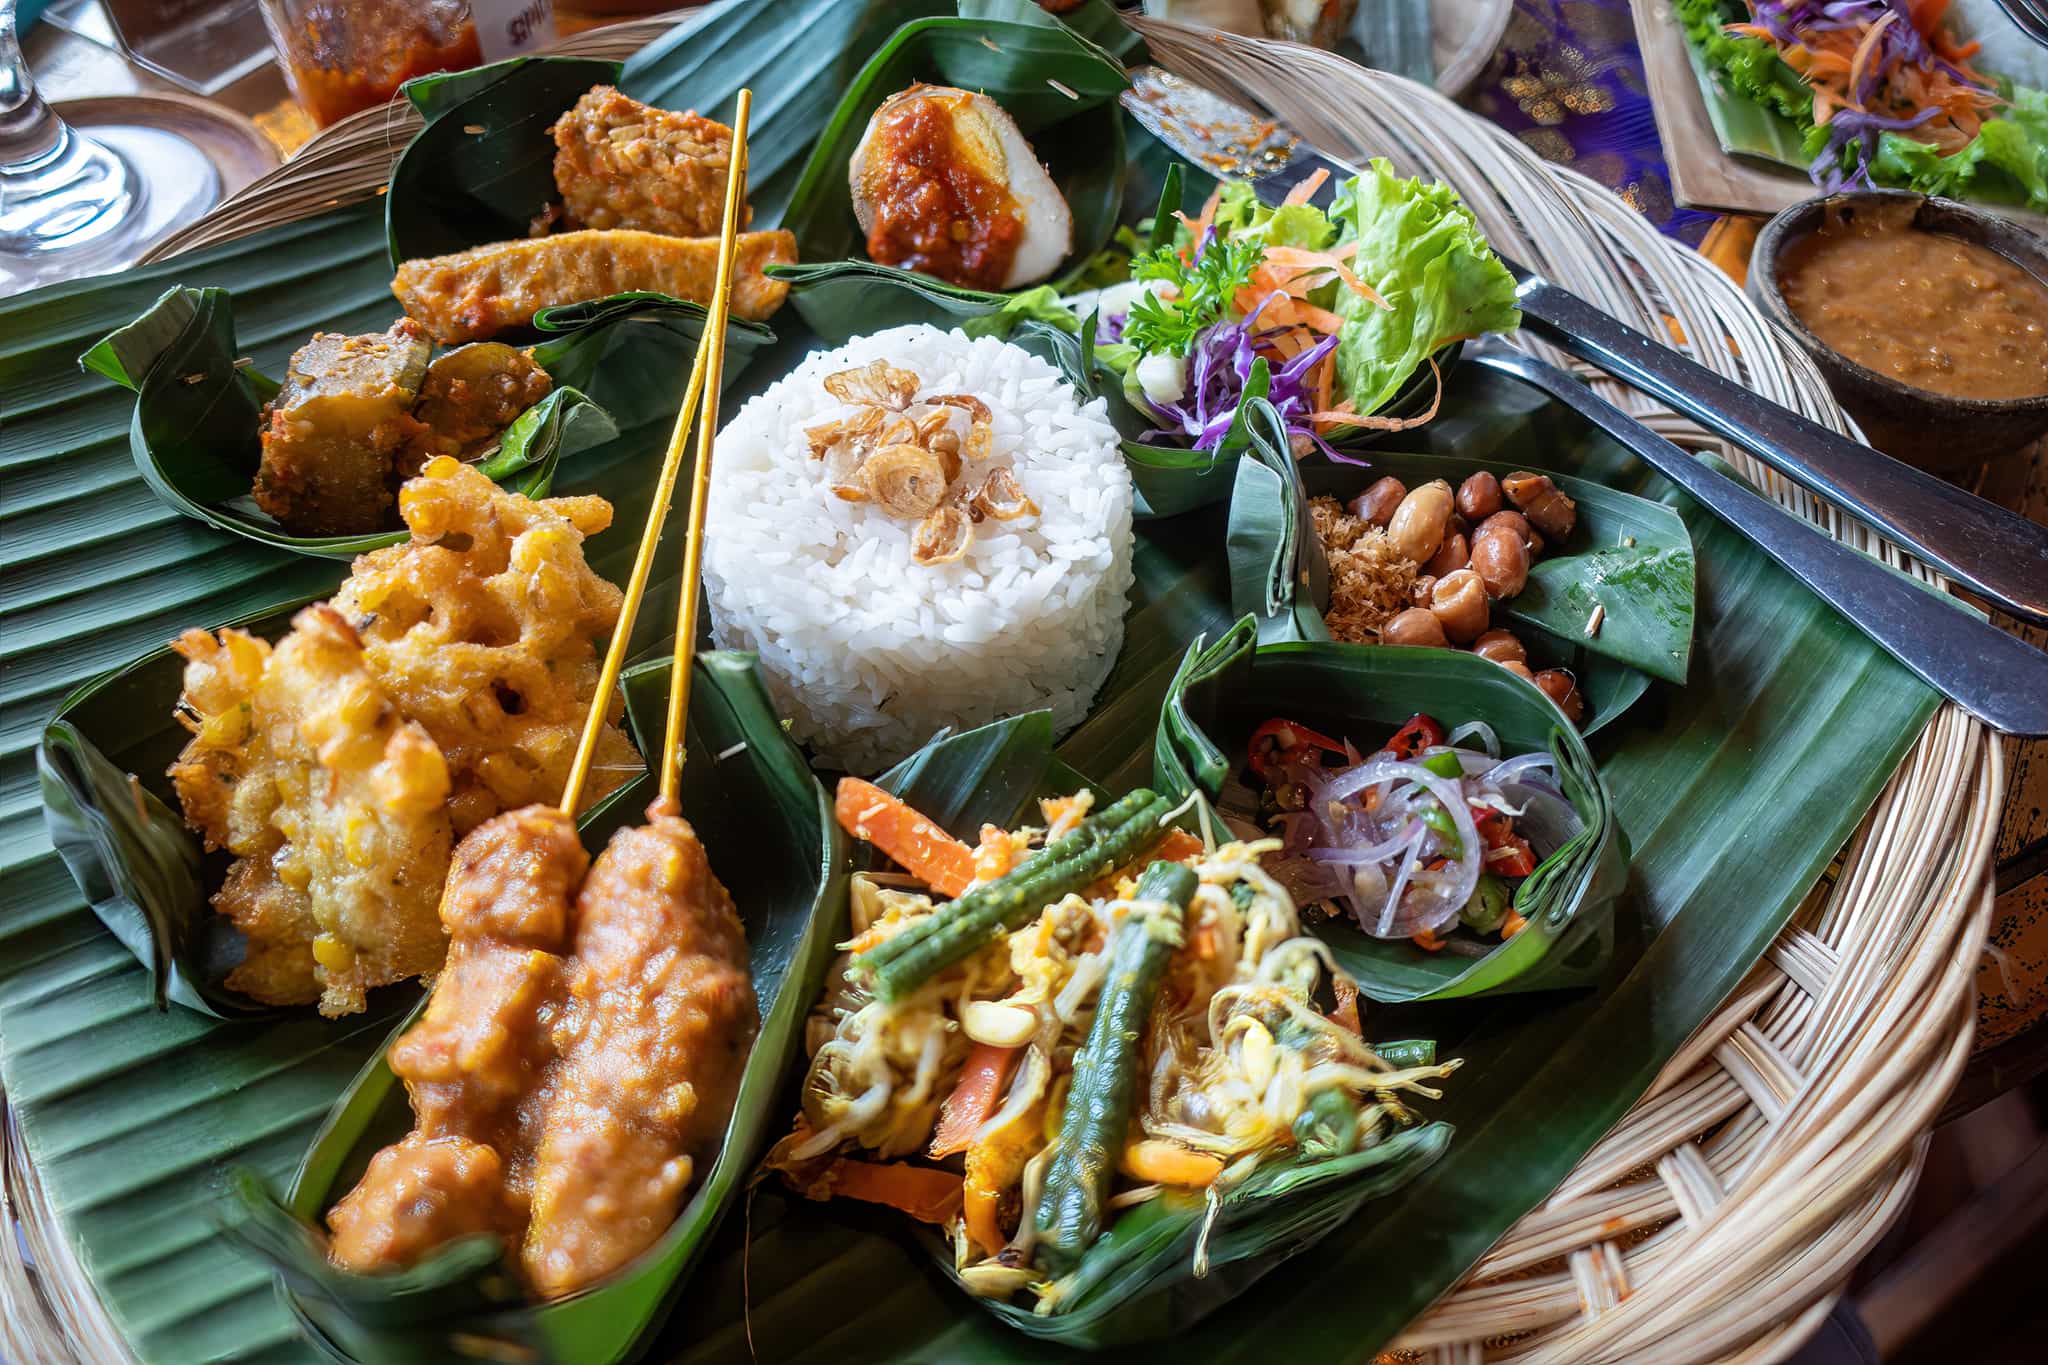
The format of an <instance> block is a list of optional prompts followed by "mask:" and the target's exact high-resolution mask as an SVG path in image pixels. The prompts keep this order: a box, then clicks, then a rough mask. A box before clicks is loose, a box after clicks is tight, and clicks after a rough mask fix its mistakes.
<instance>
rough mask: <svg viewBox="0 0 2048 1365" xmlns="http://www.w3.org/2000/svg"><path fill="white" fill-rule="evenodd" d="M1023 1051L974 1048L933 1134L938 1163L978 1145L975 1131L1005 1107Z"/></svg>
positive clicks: (988, 1046) (933, 1151) (979, 1045)
mask: <svg viewBox="0 0 2048 1365" xmlns="http://www.w3.org/2000/svg"><path fill="white" fill-rule="evenodd" d="M1023 1051H1024V1049H1022V1048H1016V1047H997V1046H995V1045H994V1044H992V1043H976V1044H975V1045H974V1050H973V1051H971V1052H969V1053H968V1054H967V1064H966V1065H965V1066H963V1067H962V1068H961V1069H960V1081H959V1084H957V1085H955V1086H954V1087H953V1093H952V1094H950V1095H948V1096H946V1102H945V1103H944V1104H942V1105H940V1106H939V1127H938V1131H937V1132H935V1133H933V1134H932V1145H931V1156H932V1158H933V1159H934V1160H937V1159H938V1158H940V1157H948V1156H951V1155H953V1153H955V1152H964V1151H966V1150H967V1145H968V1144H969V1143H970V1142H973V1141H974V1130H975V1129H977V1128H979V1127H981V1125H982V1124H984V1123H987V1122H988V1119H989V1115H991V1114H993V1113H995V1112H996V1106H997V1105H999V1104H1001V1103H1002V1099H1003V1084H1004V1082H1006V1081H1008V1080H1009V1079H1010V1070H1011V1068H1012V1067H1014V1066H1015V1065H1016V1063H1017V1058H1018V1057H1019V1056H1021V1055H1022V1054H1023Z"/></svg>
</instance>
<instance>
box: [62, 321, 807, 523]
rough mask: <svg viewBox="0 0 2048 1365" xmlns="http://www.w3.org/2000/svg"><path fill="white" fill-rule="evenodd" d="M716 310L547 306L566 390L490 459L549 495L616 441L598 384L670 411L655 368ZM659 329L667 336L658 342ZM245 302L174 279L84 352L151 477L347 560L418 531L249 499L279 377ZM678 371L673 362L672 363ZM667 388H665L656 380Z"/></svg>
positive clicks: (164, 492) (740, 342)
mask: <svg viewBox="0 0 2048 1365" xmlns="http://www.w3.org/2000/svg"><path fill="white" fill-rule="evenodd" d="M703 321H704V310H703V309H702V308H700V307H698V306H697V305H695V304H682V303H677V302H676V301H675V300H672V299H667V298H664V297H662V296H659V295H651V294H643V295H621V296H619V297H618V298H616V299H612V300H606V301H605V302H604V304H603V306H595V305H575V306H572V307H567V308H557V309H549V310H544V311H543V313H542V314H541V315H540V316H539V317H538V318H537V319H536V323H537V325H538V326H539V328H540V330H541V332H542V333H543V334H545V335H547V336H548V338H549V339H547V340H545V341H543V342H542V343H541V344H539V345H537V346H536V347H534V352H533V354H534V359H535V360H536V362H538V363H539V365H540V366H541V368H542V369H544V370H546V371H547V372H548V374H549V376H550V378H552V379H553V380H554V381H555V386H556V387H555V388H554V389H553V391H551V392H550V393H549V394H548V395H547V396H546V397H545V398H543V399H541V401H540V402H538V403H536V404H534V405H533V407H531V408H529V409H527V411H526V412H524V413H523V414H521V415H520V417H519V418H518V420H516V421H515V422H513V423H512V425H511V426H510V427H508V428H506V430H505V432H504V434H503V436H502V437H501V438H500V440H499V442H498V446H497V449H496V450H494V451H492V452H490V453H488V454H486V455H485V456H483V457H482V458H481V460H480V462H479V467H480V468H481V469H482V470H483V472H484V473H485V474H487V475H489V476H490V477H491V478H492V479H494V480H496V481H497V482H499V483H501V484H503V485H505V486H506V487H507V488H511V489H513V490H515V491H517V492H519V493H522V494H524V495H526V496H527V497H534V498H539V497H546V496H547V495H548V492H549V490H550V489H551V488H552V487H553V485H554V478H555V472H556V469H557V467H558V466H559V464H560V462H561V461H562V459H563V458H565V457H568V456H573V455H576V454H579V453H581V452H582V451H585V450H588V449H589V448H590V447H592V446H595V445H600V444H602V443H604V442H606V441H609V440H610V439H611V438H612V437H614V436H616V435H617V434H618V430H619V425H618V423H617V422H616V421H615V420H614V416H613V414H612V413H610V412H608V411H607V410H606V409H604V408H601V407H599V406H598V405H597V404H596V403H595V402H593V401H592V400H591V399H590V398H588V397H587V396H586V394H585V387H586V386H597V387H602V388H606V389H608V390H610V391H612V392H614V393H616V394H618V395H619V396H620V398H621V399H622V400H623V401H624V404H625V406H626V408H627V409H628V411H627V413H626V416H627V417H628V419H629V420H631V421H633V422H639V421H647V420H652V419H654V418H657V417H659V416H661V415H662V414H661V412H660V411H659V410H658V408H657V409H656V410H653V411H649V410H647V408H648V402H647V399H646V397H645V395H646V393H647V388H648V386H647V385H646V384H645V383H639V382H634V381H635V380H640V379H649V378H651V376H652V373H653V372H654V370H655V369H656V367H658V366H660V365H661V363H662V362H663V361H668V362H670V363H671V364H672V363H673V361H674V357H675V356H677V355H678V354H682V353H685V347H687V346H692V345H694V344H695V341H696V338H697V336H698V335H699V334H700V333H701V332H702V330H703ZM656 335H659V336H660V337H662V338H663V339H664V340H666V341H667V342H669V343H670V344H667V345H649V344H647V343H649V342H650V341H652V340H654V337H655V336H656ZM728 335H729V337H730V341H729V343H728V344H729V348H730V353H731V354H732V355H733V357H734V359H735V361H737V362H739V363H740V364H742V365H743V364H744V359H745V357H747V356H750V355H752V354H753V353H754V352H756V351H758V350H760V349H762V348H763V347H765V346H767V345H770V344H772V343H773V341H774V334H773V333H772V332H769V331H768V330H767V329H766V328H763V327H760V326H757V325H755V324H751V323H745V322H734V323H733V324H731V328H730V331H729V334H728ZM280 340H282V341H283V342H284V347H283V349H284V350H286V351H289V350H290V349H295V348H296V347H297V346H298V345H300V344H302V343H303V342H304V341H305V340H306V337H304V336H296V337H291V338H288V339H281V338H272V337H269V336H265V337H264V338H263V341H264V343H265V345H264V347H263V349H264V350H265V351H270V350H273V349H278V348H277V345H276V343H277V342H278V341H280ZM240 346H241V343H240V341H239V339H238V338H237V335H236V328H235V314H234V299H233V296H232V294H231V293H230V292H229V291H228V290H225V289H219V288H211V289H189V288H186V287H183V286H178V287H176V288H172V289H169V290H167V291H165V293H164V295H163V296H162V297H161V298H159V299H158V300H157V301H156V302H155V303H154V304H153V305H151V306H150V308H149V309H148V311H146V312H145V313H143V314H142V315H141V316H140V317H138V318H136V319H135V321H133V322H131V323H128V324H127V325H126V326H124V327H121V328H120V329H118V330H116V331H114V332H112V333H110V334H109V335H107V336H106V337H105V338H104V339H102V340H101V341H100V342H98V343H97V344H96V345H94V346H93V347H92V349H91V350H89V351H87V352H86V353H85V354H84V355H83V356H81V357H80V360H79V363H80V364H81V365H82V366H83V367H84V368H85V369H87V370H88V371H91V372H92V373H94V374H98V375H102V376H104V377H105V378H107V379H110V380H112V381H113V382H115V383H117V384H119V385H121V386H123V387H124V388H127V389H129V390H132V391H133V392H134V393H135V395H136V397H135V415H134V419H133V422H132V424H131V426H130V430H129V445H130V447H131V449H132V451H133V454H134V458H135V465H136V468H137V469H138V470H140V471H141V473H142V477H143V479H144V480H145V481H146V482H147V483H148V484H149V486H150V487H151V488H152V489H154V490H155V491H156V493H157V495H158V496H159V497H161V498H162V499H163V500H164V501H165V502H166V503H168V504H169V505H170V506H172V507H174V508H176V509H177V510H178V511H180V512H182V513H184V514H185V515H186V516H189V517H193V518H195V519H196V520H199V521H203V522H205V523H206V524H207V525H209V526H214V527H218V528H219V529H221V530H224V531H230V532H233V533H234V534H236V535H239V536H246V537H248V538H249V539H250V540H254V541H257V542H259V543H261V544H264V545H271V546H275V547H277V548H278V549H283V550H291V551H293V552H295V553H298V554H305V555H318V556H322V557H325V558H330V559H349V558H352V557H354V556H355V555H358V554H363V553H366V552H368V551H370V550H374V549H377V548H379V547H381V546H385V545H394V544H397V543H398V542H399V541H402V540H404V539H405V538H406V533H405V532H404V531H403V530H396V531H384V532H377V533H373V534H368V535H336V536H295V535H292V534H290V533H288V532H286V531H285V530H284V529H283V528H282V527H280V526H279V525H278V524H277V523H276V522H275V521H273V520H271V518H270V517H268V516H266V515H265V514H264V513H263V512H262V511H260V510H258V509H257V507H256V506H255V504H254V503H253V502H251V501H250V499H249V487H250V484H251V483H252V482H253V481H254V479H255V477H256V467H257V463H258V461H259V459H260V452H259V448H258V443H257V438H258V433H259V432H260V431H261V429H262V427H263V423H264V413H263V405H264V404H265V403H266V402H267V401H268V400H269V399H270V398H271V397H272V396H274V395H275V394H276V393H277V390H278V384H277V381H276V380H274V379H272V378H270V377H269V376H268V375H266V374H264V373H263V372H262V371H261V370H260V369H258V368H257V367H256V366H255V365H254V364H253V363H247V362H244V361H243V360H241V359H240V355H241V351H240ZM661 372H662V373H667V372H668V371H667V370H666V369H664V370H662V371H661ZM655 392H657V393H658V392H660V389H659V388H658V387H657V388H656V389H655Z"/></svg>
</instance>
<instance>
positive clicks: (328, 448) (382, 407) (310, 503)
mask: <svg viewBox="0 0 2048 1365" xmlns="http://www.w3.org/2000/svg"><path fill="white" fill-rule="evenodd" d="M431 350H432V347H431V346H430V345H429V344H428V341H427V337H426V331H425V329H424V328H422V327H421V326H420V325H419V324H418V323H417V322H414V321H413V320H412V319H411V318H400V319H399V320H398V321H397V322H395V323H393V324H392V325H391V330H389V331H388V332H381V333H373V334H371V335H368V336H344V335H342V334H340V333H338V332H316V333H315V334H314V336H313V339H312V340H311V341H309V342H307V343H306V344H305V345H304V346H301V347H300V348H299V349H298V351H297V352H296V353H295V354H294V355H293V356H292V358H291V364H290V365H289V366H288V367H287V368H286V370H285V379H284V387H283V388H281V389H279V390H278V393H277V396H276V397H275V398H273V399H271V400H270V403H269V405H268V406H267V408H266V409H265V411H266V414H267V416H266V419H265V424H264V427H263V432H262V436H261V442H262V452H263V453H262V461H261V463H260V465H259V466H258V468H257V471H256V486H255V488H254V489H253V490H252V494H253V496H254V497H255V500H256V505H257V506H258V507H260V508H262V509H263V511H264V512H265V513H266V514H268V515H269V516H270V517H272V518H274V519H275V520H276V521H277V523H278V524H279V525H280V526H282V527H284V528H285V530H287V531H289V532H291V533H292V534H293V535H300V536H338V535H361V534H365V533H367V532H371V531H381V530H385V529H387V528H388V527H389V526H390V525H391V524H392V515H391V503H392V487H393V483H394V479H393V473H392V469H393V458H394V457H395V456H396V455H397V453H398V451H399V449H400V448H401V447H403V446H404V445H405V444H406V442H407V441H409V440H410V439H411V438H412V437H413V436H414V435H415V433H416V432H417V430H418V423H417V422H416V421H415V419H414V417H413V415H412V410H413V404H414V402H415V401H416V400H417V399H418V398H419V395H420V385H421V383H422V382H423V381H424V380H425V378H426V374H427V356H428V354H429V352H430V351H431Z"/></svg>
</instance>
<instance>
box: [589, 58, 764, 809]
mask: <svg viewBox="0 0 2048 1365" xmlns="http://www.w3.org/2000/svg"><path fill="white" fill-rule="evenodd" d="M752 106H753V92H752V91H751V90H742V91H740V98H739V113H738V115H737V116H736V119H735V122H734V124H733V144H732V170H731V173H730V174H728V175H727V177H726V187H725V217H724V221H723V222H722V223H721V225H720V229H719V239H718V278H717V282H716V284H715V285H714V287H713V292H712V296H711V309H710V312H709V313H708V314H707V315H706V317H705V319H704V334H703V336H702V337H701V338H699V340H698V342H697V356H696V359H695V360H694V361H693V362H692V363H691V366H690V383H689V387H688V388H687V389H686V390H685V391H684V394H683V405H682V407H681V408H680V409H678V410H677V412H676V424H675V427H674V429H673V430H672V431H670V433H669V438H668V453H667V454H666V455H665V456H663V457H662V462H661V477H660V479H659V480H658V481H657V482H656V484H655V490H654V500H653V502H652V503H650V504H649V505H648V508H647V524H646V526H645V527H644V528H643V529H642V530H641V532H640V548H639V550H638V551H637V552H635V554H634V556H633V571H632V573H631V575H630V576H628V578H627V579H626V595H625V600H624V602H622V603H621V604H620V606H619V623H618V625H617V626H615V627H613V629H612V638H611V640H610V642H609V643H608V644H607V646H606V648H605V653H604V667H603V669H602V670H601V671H600V672H599V673H598V679H597V691H596V693H595V694H593V695H592V697H591V699H590V714H589V715H588V716H586V717H585V718H584V722H583V734H582V737H581V738H580V739H578V741H577V743H576V757H575V758H574V760H572V761H571V763H570V765H569V777H568V780H567V781H566V782H564V783H563V784H562V800H561V807H560V808H561V811H562V813H563V814H564V815H568V816H570V817H572V818H573V817H574V816H575V814H576V805H577V802H578V800H579V799H580V798H581V797H582V794H583V784H584V781H585V779H587V778H588V777H589V775H590V762H591V758H592V757H593V756H594V755H595V754H596V752H597V737H598V735H599V733H601V732H602V730H603V728H604V716H605V711H606V710H607V709H608V707H609V704H610V701H611V696H612V693H613V692H614V691H615V690H616V689H617V688H618V685H619V671H620V669H621V668H622V667H623V666H624V664H625V661H626V643H627V641H628V639H629V638H630V637H631V636H632V634H633V622H634V620H635V619H636V618H637V617H638V616H639V614H640V601H641V599H642V598H643V597H644V596H645V595H646V593H647V577H648V574H649V573H650V572H651V571H652V570H653V567H654V549H655V546H656V544H657V543H658V542H659V541H660V540H661V528H662V523H663V522H665V521H666V520H667V519H668V509H669V504H670V503H671V502H673V501H674V500H675V491H676V478H677V476H678V475H679V474H680V473H681V471H682V463H683V450H684V448H685V447H686V446H687V445H688V443H689V438H690V424H691V422H692V421H694V420H695V418H696V416H697V409H698V406H699V404H700V403H702V404H703V406H704V409H705V413H706V417H705V435H704V437H703V439H702V440H701V441H700V443H699V444H700V451H701V453H700V455H699V457H698V458H699V460H700V462H701V461H703V460H704V459H707V458H708V457H709V454H710V435H709V433H710V429H711V428H712V427H713V426H715V425H716V424H717V420H718V418H717V414H718V381H719V379H720V378H721V377H722V376H723V375H724V373H725V326H726V318H727V315H728V313H729V312H730V308H731V297H732V271H733V252H734V237H735V236H736V234H737V232H738V230H739V214H740V206H741V205H742V204H744V203H745V202H746V195H745V190H744V187H743V185H742V177H743V173H744V168H745V165H746V136H747V115H748V113H749V112H750V111H751V109H752ZM707 395H708V397H707ZM703 482H704V480H703V475H702V473H701V471H700V473H699V475H698V478H697V482H696V485H695V488H696V489H697V494H696V499H695V500H693V506H694V505H695V501H700V500H701V495H702V488H703ZM701 515H702V514H701V513H697V514H695V516H693V521H696V522H699V523H701ZM691 545H692V548H693V549H694V547H695V537H694V536H693V537H692V541H691ZM691 562H692V563H693V564H694V562H695V557H694V555H693V556H692V559H691ZM691 588H694V578H693V579H692V580H691V582H690V584H688V585H687V586H686V597H687V600H688V601H690V602H691V603H693V604H694V602H695V600H696V593H695V592H694V591H691V590H690V589H691ZM691 610H692V612H693V613H694V610H695V607H694V605H693V606H692V608H691ZM682 657H683V658H684V659H685V660H687V657H688V656H687V655H682ZM683 667H684V673H683V676H684V678H685V679H687V678H688V676H689V674H688V664H687V662H685V664H684V666H683ZM671 690H672V691H673V689H671ZM675 715H676V711H675V704H674V701H673V699H671V701H670V705H669V717H670V719H669V729H670V732H671V733H673V732H674V730H675ZM674 747H675V741H674V740H673V739H669V740H668V741H667V743H666V744H665V749H667V750H673V749H674ZM673 762H674V760H673V758H671V757H669V756H668V755H667V754H666V753H665V754H664V757H663V760H662V788H661V789H662V795H663V796H664V797H666V796H669V795H671V794H672V792H673V787H674V783H673V779H672V777H671V774H670V767H671V765H672V764H673Z"/></svg>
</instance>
